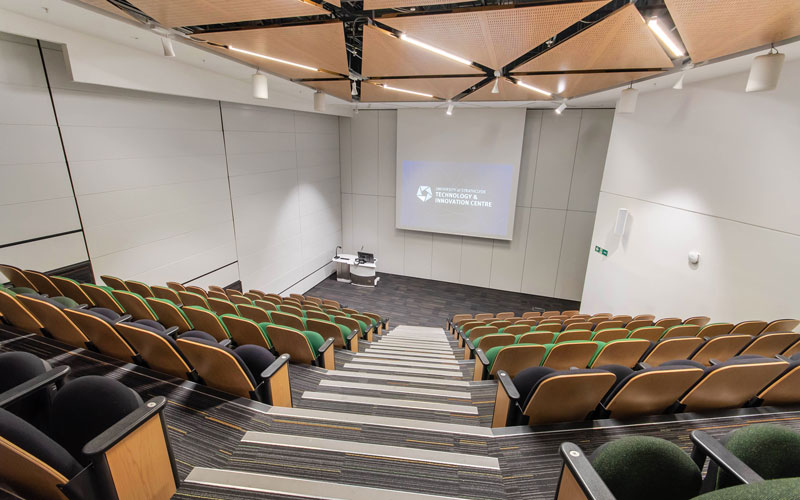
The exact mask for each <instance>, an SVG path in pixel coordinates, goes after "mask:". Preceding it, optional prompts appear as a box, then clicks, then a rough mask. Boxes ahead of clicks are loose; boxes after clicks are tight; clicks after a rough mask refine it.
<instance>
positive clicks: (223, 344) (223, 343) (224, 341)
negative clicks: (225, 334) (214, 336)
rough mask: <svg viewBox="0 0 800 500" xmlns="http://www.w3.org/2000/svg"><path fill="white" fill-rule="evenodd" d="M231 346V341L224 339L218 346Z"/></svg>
mask: <svg viewBox="0 0 800 500" xmlns="http://www.w3.org/2000/svg"><path fill="white" fill-rule="evenodd" d="M231 344H233V339H225V340H220V341H219V345H221V346H222V347H228V348H230V347H231Z"/></svg>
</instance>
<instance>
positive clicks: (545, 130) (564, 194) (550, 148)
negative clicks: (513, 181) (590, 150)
mask: <svg viewBox="0 0 800 500" xmlns="http://www.w3.org/2000/svg"><path fill="white" fill-rule="evenodd" d="M580 123H581V110H579V109H573V110H570V109H568V110H566V111H564V112H563V113H561V114H560V115H557V114H556V113H544V114H543V115H542V132H541V134H540V136H539V153H538V158H537V160H536V175H535V177H534V184H533V198H532V206H534V207H537V208H559V209H562V210H564V209H566V208H567V200H568V199H569V187H570V183H571V181H572V167H573V165H574V163H575V151H576V148H577V144H578V131H579V129H580Z"/></svg>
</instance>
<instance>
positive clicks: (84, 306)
mask: <svg viewBox="0 0 800 500" xmlns="http://www.w3.org/2000/svg"><path fill="white" fill-rule="evenodd" d="M75 309H89V304H78V307H76V308H75Z"/></svg>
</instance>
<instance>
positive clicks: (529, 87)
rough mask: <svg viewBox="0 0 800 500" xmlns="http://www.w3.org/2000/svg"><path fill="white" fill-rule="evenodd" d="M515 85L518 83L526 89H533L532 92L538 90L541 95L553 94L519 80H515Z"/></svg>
mask: <svg viewBox="0 0 800 500" xmlns="http://www.w3.org/2000/svg"><path fill="white" fill-rule="evenodd" d="M517 85H519V86H520V87H523V88H526V89H528V90H533V91H534V92H538V93H540V94H542V95H546V96H547V97H550V96H552V95H553V94H552V93H551V92H548V91H546V90H542V89H540V88H537V87H534V86H533V85H528V84H527V83H523V82H522V81H520V80H517Z"/></svg>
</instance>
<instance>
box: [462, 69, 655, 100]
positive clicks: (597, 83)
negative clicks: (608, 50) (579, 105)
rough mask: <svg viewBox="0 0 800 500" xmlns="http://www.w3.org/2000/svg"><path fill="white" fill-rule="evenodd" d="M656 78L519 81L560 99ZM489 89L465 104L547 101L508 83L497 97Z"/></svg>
mask: <svg viewBox="0 0 800 500" xmlns="http://www.w3.org/2000/svg"><path fill="white" fill-rule="evenodd" d="M657 74H659V72H658V71H638V72H623V73H572V74H567V75H539V76H524V77H519V80H521V81H522V82H524V83H527V84H528V85H533V86H534V87H537V88H540V89H542V90H547V91H549V92H552V93H553V94H556V95H557V96H560V97H565V98H572V97H576V96H582V95H586V94H593V93H595V92H600V91H603V90H607V89H610V88H613V87H618V86H620V85H624V84H627V83H628V82H634V81H636V80H640V79H642V78H646V77H648V76H653V75H657ZM491 89H492V86H491V85H487V86H485V87H483V88H481V89H479V90H477V91H476V92H473V93H472V94H470V95H469V96H467V97H466V98H465V99H464V100H465V101H531V100H547V98H546V97H545V96H543V95H540V94H538V93H536V92H533V91H531V90H528V89H525V88H523V87H520V86H519V85H514V84H513V83H510V82H509V81H508V80H505V79H503V80H501V81H500V93H499V94H492V93H491Z"/></svg>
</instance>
